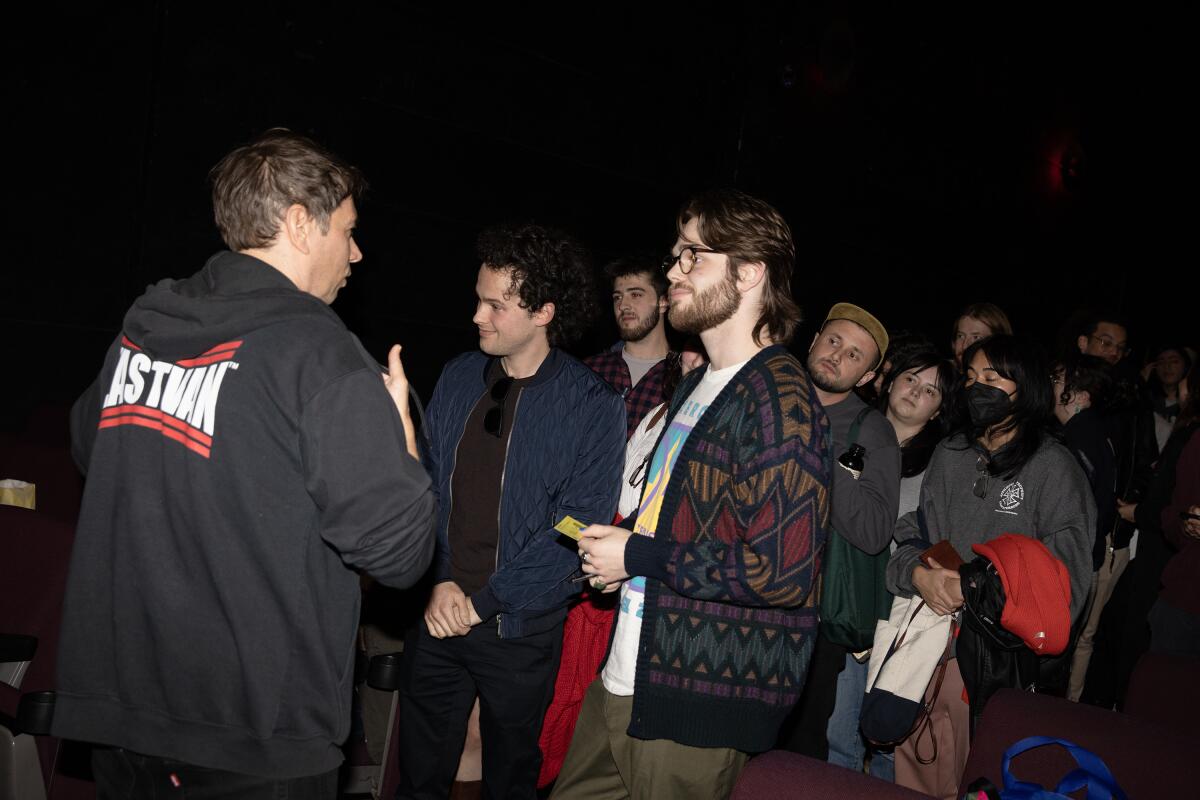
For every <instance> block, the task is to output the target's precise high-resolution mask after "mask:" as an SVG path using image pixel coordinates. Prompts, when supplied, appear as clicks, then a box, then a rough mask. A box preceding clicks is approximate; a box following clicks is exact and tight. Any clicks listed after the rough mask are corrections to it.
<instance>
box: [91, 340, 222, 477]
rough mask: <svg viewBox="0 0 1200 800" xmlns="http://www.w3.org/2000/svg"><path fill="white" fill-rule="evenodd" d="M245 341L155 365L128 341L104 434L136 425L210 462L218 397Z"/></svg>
mask: <svg viewBox="0 0 1200 800" xmlns="http://www.w3.org/2000/svg"><path fill="white" fill-rule="evenodd" d="M241 345H242V342H241V341H240V340H239V341H236V342H225V343H224V344H219V345H217V346H216V347H213V348H210V349H209V350H206V351H205V352H204V353H202V354H201V355H199V356H197V357H196V358H187V359H184V360H182V361H177V362H174V363H172V362H170V361H155V360H153V359H151V358H150V357H149V356H148V355H146V354H145V353H143V352H142V350H141V348H140V347H138V346H137V345H136V344H134V343H133V342H131V341H129V340H128V339H126V338H125V337H122V338H121V355H120V357H119V360H118V361H117V369H116V372H114V373H113V379H112V385H111V386H110V387H109V390H108V393H107V394H106V395H105V396H104V400H103V402H102V403H101V406H100V407H101V411H100V429H101V430H103V429H105V428H114V427H117V426H119V425H138V426H141V427H143V428H150V429H152V430H156V431H158V432H159V433H161V434H162V435H163V436H165V437H167V438H168V439H171V440H172V441H176V442H179V443H180V444H182V445H183V446H184V447H186V448H187V449H189V450H191V451H192V452H193V453H197V454H198V455H201V456H204V457H205V458H208V457H209V454H210V450H211V448H212V443H213V435H214V425H215V423H216V416H217V398H218V397H219V396H220V393H221V385H222V382H223V381H224V380H225V375H226V373H228V372H229V371H230V370H236V369H237V368H238V364H237V362H236V361H234V360H233V357H234V356H235V355H236V354H237V350H238V348H239V347H241Z"/></svg>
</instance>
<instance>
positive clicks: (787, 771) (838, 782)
mask: <svg viewBox="0 0 1200 800" xmlns="http://www.w3.org/2000/svg"><path fill="white" fill-rule="evenodd" d="M864 797H869V798H871V800H929V797H928V795H925V794H922V793H921V792H914V791H913V790H911V789H905V788H903V787H901V786H896V785H894V784H891V783H887V782H885V781H881V780H879V779H878V778H872V777H871V776H870V775H865V774H863V773H861V772H854V771H852V770H848V769H846V768H845V767H837V766H834V765H833V764H829V763H826V762H824V761H818V760H817V759H815V758H809V757H808V756H802V755H799V754H798V753H789V752H786V751H783V750H773V751H771V752H769V753H763V754H762V755H760V756H756V757H754V758H752V759H750V762H749V763H748V764H747V765H746V768H745V769H743V770H742V774H741V776H740V777H739V778H738V782H737V786H735V787H734V789H733V794H732V795H731V798H732V800H787V799H788V798H797V800H799V799H800V798H804V800H811V798H820V800H859V798H864Z"/></svg>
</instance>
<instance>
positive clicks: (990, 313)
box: [950, 303, 1013, 338]
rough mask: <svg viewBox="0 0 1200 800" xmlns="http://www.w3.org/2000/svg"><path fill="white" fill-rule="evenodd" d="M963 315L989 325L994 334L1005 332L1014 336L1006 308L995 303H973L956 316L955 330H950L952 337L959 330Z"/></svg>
mask: <svg viewBox="0 0 1200 800" xmlns="http://www.w3.org/2000/svg"><path fill="white" fill-rule="evenodd" d="M963 317H971V318H973V319H977V320H979V321H980V322H982V323H983V324H984V325H987V326H988V329H989V330H991V332H992V335H993V336H995V335H996V334H1000V333H1003V334H1005V335H1007V336H1012V332H1013V328H1012V323H1011V322H1009V321H1008V314H1005V313H1004V309H1002V308H1000V306H998V305H996V304H995V303H971V305H969V306H967V307H966V308H964V309H963V310H962V312H961V313H960V314H959V315H958V316H957V317H955V318H954V326H955V328H954V330H952V331H950V337H951V338H953V337H954V334H955V333H957V332H958V321H959V320H960V319H962V318H963Z"/></svg>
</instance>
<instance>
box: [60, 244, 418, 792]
mask: <svg viewBox="0 0 1200 800" xmlns="http://www.w3.org/2000/svg"><path fill="white" fill-rule="evenodd" d="M123 330H124V335H123V336H121V337H118V339H117V340H116V341H115V342H114V343H113V345H112V347H111V348H110V349H109V352H108V356H107V358H106V359H105V363H104V367H103V369H102V370H101V372H100V376H99V378H98V379H97V381H96V382H95V383H94V384H93V385H92V387H91V388H90V389H89V390H88V391H87V392H86V393H85V394H84V395H83V396H82V397H81V398H80V399H79V402H77V403H76V405H75V408H74V410H73V412H72V431H73V438H74V445H75V454H76V457H77V460H78V461H79V463H80V465H81V466H82V467H83V468H84V469H85V470H86V471H87V473H88V479H87V485H86V487H85V490H84V497H83V505H82V510H81V513H80V518H79V528H78V533H77V536H76V540H75V546H74V552H73V554H72V558H71V568H70V577H69V581H68V586H67V593H66V601H65V607H64V612H63V627H62V640H61V645H60V652H59V660H58V680H59V692H58V700H57V705H56V708H55V716H54V733H55V735H57V736H62V737H67V738H72V739H82V740H87V741H94V742H101V743H105V744H112V745H118V746H121V747H126V748H129V749H131V750H135V751H139V752H143V753H147V754H150V755H156V756H162V757H167V758H173V759H178V760H181V761H185V762H188V763H192V764H196V765H200V766H206V767H213V768H217V769H222V770H230V771H234V772H242V773H248V774H251V775H260V776H265V777H279V778H287V777H298V776H304V775H313V774H317V773H320V772H325V771H328V770H330V769H333V768H334V767H336V766H337V765H338V764H339V763H340V762H341V760H342V752H341V749H340V746H341V743H342V742H343V741H345V739H346V736H347V734H348V732H349V729H350V697H351V693H352V688H353V686H352V683H353V673H354V670H353V665H354V641H355V632H356V629H357V625H358V607H359V597H360V590H359V576H358V575H357V574H356V572H355V571H354V570H355V569H357V570H361V571H363V572H368V573H370V574H372V575H374V576H375V577H376V578H377V579H378V580H380V581H381V582H383V583H386V584H389V585H392V586H397V587H405V586H408V585H411V584H412V583H413V582H415V581H416V580H417V579H418V578H419V577H420V576H421V575H422V574H423V572H424V571H425V569H426V568H427V566H428V564H429V560H430V557H431V556H432V553H433V535H432V534H433V517H434V499H433V494H432V492H431V491H430V489H429V479H428V477H427V476H426V475H425V473H424V470H422V469H421V465H420V464H419V463H418V462H417V461H416V460H415V459H413V458H412V457H411V456H409V455H408V453H407V452H406V451H405V441H404V432H403V428H402V426H401V424H400V417H399V415H398V414H397V413H396V408H395V405H394V404H393V402H392V400H391V398H390V397H389V396H388V393H387V391H386V390H385V388H384V386H383V382H382V380H381V379H380V374H379V366H378V364H376V363H375V362H374V361H373V360H372V359H371V358H370V357H369V356H368V355H367V354H366V352H365V351H364V350H363V349H362V346H361V345H360V344H359V343H358V340H357V339H355V338H354V336H352V335H351V334H350V333H349V331H347V330H346V328H345V326H344V325H343V324H342V322H341V320H340V319H338V317H337V315H336V314H334V313H333V311H331V310H330V309H329V308H328V307H327V306H326V305H325V304H324V303H322V302H321V301H320V300H318V299H316V298H314V297H311V296H309V295H307V294H304V293H302V292H300V291H299V290H298V289H297V288H296V287H295V286H294V285H293V284H292V283H291V281H289V280H288V279H287V278H286V277H284V276H283V274H282V273H280V272H278V271H277V270H275V269H274V268H272V267H270V266H269V265H267V264H264V263H263V262H261V261H258V260H257V259H254V258H251V257H249V256H245V255H239V254H236V253H221V254H218V255H217V256H214V257H213V258H212V259H211V260H210V261H209V262H208V263H207V264H206V265H205V266H204V268H203V269H202V270H201V271H200V272H199V273H197V274H196V275H194V276H193V277H191V278H189V279H187V280H182V281H163V282H161V283H159V284H158V285H156V286H153V287H151V288H150V289H149V290H148V291H147V292H146V293H145V294H144V295H143V296H142V297H140V298H139V299H138V300H137V301H136V302H135V303H134V305H133V307H132V308H131V309H130V311H129V313H128V314H127V315H126V317H125V323H124V328H123ZM348 567H352V568H354V569H350V568H348Z"/></svg>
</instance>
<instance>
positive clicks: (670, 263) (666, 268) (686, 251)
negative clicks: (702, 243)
mask: <svg viewBox="0 0 1200 800" xmlns="http://www.w3.org/2000/svg"><path fill="white" fill-rule="evenodd" d="M716 252H717V251H716V250H709V249H708V248H707V247H697V246H696V245H694V244H689V245H688V246H687V247H685V248H683V249H682V250H680V251H679V255H677V256H675V255H671V256H667V257H666V258H664V259H663V262H662V271H663V274H664V275H666V274H667V273H668V272H670V271H671V269H672V268H673V267H674V266H675V262H679V271H680V272H682V273H683V274H684V275H687V274H688V273H689V272H691V271H692V267H694V266H696V256H697V255H699V254H700V253H716Z"/></svg>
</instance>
